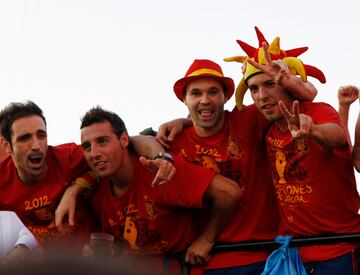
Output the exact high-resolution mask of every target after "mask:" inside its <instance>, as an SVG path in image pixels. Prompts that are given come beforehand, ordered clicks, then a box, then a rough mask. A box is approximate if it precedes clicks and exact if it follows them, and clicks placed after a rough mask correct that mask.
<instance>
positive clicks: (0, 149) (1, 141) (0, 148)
mask: <svg viewBox="0 0 360 275" xmlns="http://www.w3.org/2000/svg"><path fill="white" fill-rule="evenodd" d="M10 154H11V146H10V144H9V143H8V142H7V141H6V140H5V138H3V137H0V161H1V160H2V159H4V158H6V157H7V156H8V155H10Z"/></svg>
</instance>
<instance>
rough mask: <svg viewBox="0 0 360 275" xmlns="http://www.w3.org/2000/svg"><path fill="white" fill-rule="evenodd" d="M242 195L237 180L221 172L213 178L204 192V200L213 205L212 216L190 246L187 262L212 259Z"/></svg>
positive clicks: (199, 262)
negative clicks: (215, 246)
mask: <svg viewBox="0 0 360 275" xmlns="http://www.w3.org/2000/svg"><path fill="white" fill-rule="evenodd" d="M242 197H243V193H242V191H241V189H240V187H239V185H238V184H237V183H236V182H235V181H233V180H231V179H229V178H226V177H224V176H222V175H220V174H217V175H216V176H215V177H214V178H213V180H212V182H211V183H210V185H209V187H208V188H207V190H206V192H205V194H204V201H205V202H206V203H208V204H210V206H211V218H210V220H209V223H208V225H207V227H206V229H205V230H204V232H203V233H202V234H201V235H200V236H199V237H198V238H197V239H196V240H195V241H194V242H193V243H192V244H191V245H190V247H189V248H188V250H187V253H186V256H185V261H186V262H190V263H191V264H202V263H204V261H208V260H209V259H210V251H211V249H212V247H213V246H214V243H215V241H216V239H217V237H218V236H219V234H220V233H221V231H222V230H223V229H224V228H225V226H226V225H227V224H228V222H229V221H230V220H231V218H232V216H233V214H234V212H235V211H236V209H237V208H238V206H239V203H240V200H241V199H242Z"/></svg>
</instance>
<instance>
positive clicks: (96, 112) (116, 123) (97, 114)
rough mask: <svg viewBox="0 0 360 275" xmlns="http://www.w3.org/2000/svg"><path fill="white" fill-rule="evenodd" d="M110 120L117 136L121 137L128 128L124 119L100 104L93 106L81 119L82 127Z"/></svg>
mask: <svg viewBox="0 0 360 275" xmlns="http://www.w3.org/2000/svg"><path fill="white" fill-rule="evenodd" d="M105 121H108V122H109V123H110V124H111V126H112V128H113V131H114V133H115V134H116V136H117V137H118V138H119V137H120V136H121V134H122V133H123V132H125V131H127V130H126V126H125V123H124V121H123V120H122V119H121V118H120V117H119V116H118V115H117V114H116V113H114V112H110V111H106V110H104V109H103V108H101V107H100V106H96V107H93V108H91V109H90V110H89V111H87V112H86V113H85V115H84V116H83V117H82V119H81V126H80V129H83V128H85V127H88V126H90V125H92V124H94V123H99V122H105Z"/></svg>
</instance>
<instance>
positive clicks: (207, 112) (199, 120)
mask: <svg viewBox="0 0 360 275" xmlns="http://www.w3.org/2000/svg"><path fill="white" fill-rule="evenodd" d="M225 102H226V98H225V93H224V86H223V84H222V82H221V81H219V80H217V79H214V78H210V77H204V78H199V79H196V80H193V81H191V82H190V83H189V84H188V85H187V86H186V94H185V98H184V103H185V105H186V106H187V107H188V109H189V114H190V117H191V119H192V120H193V123H194V127H195V129H196V132H197V133H198V134H199V135H200V136H210V135H212V134H214V133H216V132H217V131H218V130H220V129H221V127H222V126H223V124H224V121H225V113H224V104H225Z"/></svg>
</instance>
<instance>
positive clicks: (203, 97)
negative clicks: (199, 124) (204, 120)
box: [200, 93, 210, 104]
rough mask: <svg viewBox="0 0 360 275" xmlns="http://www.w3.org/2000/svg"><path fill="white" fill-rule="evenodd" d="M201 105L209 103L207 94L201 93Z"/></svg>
mask: <svg viewBox="0 0 360 275" xmlns="http://www.w3.org/2000/svg"><path fill="white" fill-rule="evenodd" d="M200 102H201V103H202V104H207V103H209V102H210V96H209V95H208V94H207V93H203V94H202V95H201V101H200Z"/></svg>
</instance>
